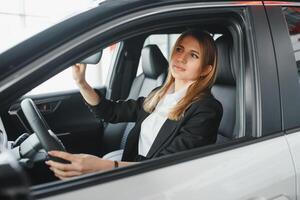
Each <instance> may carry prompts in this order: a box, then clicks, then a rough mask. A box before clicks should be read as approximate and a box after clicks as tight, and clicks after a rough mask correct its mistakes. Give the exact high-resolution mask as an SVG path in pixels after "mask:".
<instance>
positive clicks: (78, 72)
mask: <svg viewBox="0 0 300 200" xmlns="http://www.w3.org/2000/svg"><path fill="white" fill-rule="evenodd" d="M85 71H86V64H80V63H77V64H75V65H73V66H72V74H73V79H74V80H75V82H76V84H77V85H79V86H80V85H82V84H84V83H85V82H86V81H85Z"/></svg>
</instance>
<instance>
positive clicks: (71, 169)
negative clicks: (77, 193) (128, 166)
mask: <svg viewBox="0 0 300 200" xmlns="http://www.w3.org/2000/svg"><path fill="white" fill-rule="evenodd" d="M48 154H49V155H51V156H53V157H58V158H62V159H64V160H68V161H70V164H63V163H59V162H55V161H52V160H49V161H46V164H47V165H48V166H49V167H50V170H52V171H53V172H54V175H55V176H56V177H58V178H60V179H62V180H64V179H68V178H71V177H75V176H79V175H82V174H87V173H91V172H97V171H104V170H110V169H113V168H114V162H113V161H111V160H104V159H101V158H99V157H97V156H93V155H89V154H70V153H67V152H63V151H49V152H48Z"/></svg>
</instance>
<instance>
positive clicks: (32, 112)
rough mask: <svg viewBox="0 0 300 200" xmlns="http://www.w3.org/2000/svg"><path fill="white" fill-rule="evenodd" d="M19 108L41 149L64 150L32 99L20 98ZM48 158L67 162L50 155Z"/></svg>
mask: <svg viewBox="0 0 300 200" xmlns="http://www.w3.org/2000/svg"><path fill="white" fill-rule="evenodd" d="M21 108H22V111H23V113H24V115H25V117H26V119H27V121H28V123H29V125H30V127H31V128H32V130H33V131H34V133H35V134H36V136H37V138H38V139H39V141H40V143H41V146H42V148H43V149H45V150H46V151H47V152H48V151H51V150H59V151H65V147H64V145H63V143H62V142H61V141H60V140H59V139H58V137H57V136H56V135H55V134H54V133H53V132H52V131H51V130H50V128H49V126H48V124H47V122H46V121H45V119H44V117H43V116H42V114H41V112H40V111H39V109H38V108H37V107H36V105H35V103H34V102H33V101H32V99H30V98H26V99H24V100H22V102H21ZM50 159H51V160H54V161H57V162H62V163H66V162H68V161H66V160H63V159H60V158H56V157H50Z"/></svg>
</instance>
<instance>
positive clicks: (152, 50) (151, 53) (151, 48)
mask: <svg viewBox="0 0 300 200" xmlns="http://www.w3.org/2000/svg"><path fill="white" fill-rule="evenodd" d="M168 66H169V64H168V61H167V59H166V58H165V56H164V55H163V54H162V52H161V51H160V49H159V48H158V46H157V45H153V44H151V45H147V46H145V47H144V48H143V50H142V68H143V72H144V74H145V76H146V77H148V78H153V79H156V78H157V77H158V76H159V75H160V74H162V73H164V72H166V71H167V70H168Z"/></svg>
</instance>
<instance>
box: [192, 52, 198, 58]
mask: <svg viewBox="0 0 300 200" xmlns="http://www.w3.org/2000/svg"><path fill="white" fill-rule="evenodd" d="M191 56H192V58H195V59H198V58H199V56H198V55H196V54H194V53H192V54H191Z"/></svg>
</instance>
